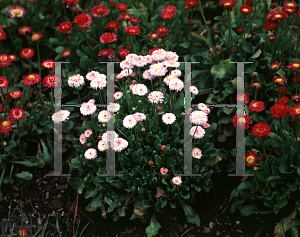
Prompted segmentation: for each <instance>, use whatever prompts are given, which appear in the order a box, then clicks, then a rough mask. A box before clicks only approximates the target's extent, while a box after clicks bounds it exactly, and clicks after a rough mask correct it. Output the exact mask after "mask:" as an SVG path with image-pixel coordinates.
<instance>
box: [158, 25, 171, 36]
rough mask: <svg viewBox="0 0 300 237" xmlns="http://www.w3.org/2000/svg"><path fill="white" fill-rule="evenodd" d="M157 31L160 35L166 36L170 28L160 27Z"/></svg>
mask: <svg viewBox="0 0 300 237" xmlns="http://www.w3.org/2000/svg"><path fill="white" fill-rule="evenodd" d="M156 32H157V34H158V35H159V36H165V35H167V34H168V33H169V30H168V29H167V28H165V27H159V28H157V30H156Z"/></svg>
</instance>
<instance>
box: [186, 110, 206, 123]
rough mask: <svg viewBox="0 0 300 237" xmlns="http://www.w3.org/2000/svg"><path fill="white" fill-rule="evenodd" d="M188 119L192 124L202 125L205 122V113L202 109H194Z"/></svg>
mask: <svg viewBox="0 0 300 237" xmlns="http://www.w3.org/2000/svg"><path fill="white" fill-rule="evenodd" d="M190 120H191V122H192V123H193V124H196V125H203V124H205V123H207V120H208V118H207V114H206V113H205V112H203V111H194V112H192V113H191V115H190Z"/></svg>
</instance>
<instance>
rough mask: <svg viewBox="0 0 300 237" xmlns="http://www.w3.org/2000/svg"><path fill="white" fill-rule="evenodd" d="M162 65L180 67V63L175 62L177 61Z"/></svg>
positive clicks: (165, 62)
mask: <svg viewBox="0 0 300 237" xmlns="http://www.w3.org/2000/svg"><path fill="white" fill-rule="evenodd" d="M163 64H164V65H165V66H166V67H179V66H180V63H179V62H177V61H171V60H169V61H164V62H163Z"/></svg>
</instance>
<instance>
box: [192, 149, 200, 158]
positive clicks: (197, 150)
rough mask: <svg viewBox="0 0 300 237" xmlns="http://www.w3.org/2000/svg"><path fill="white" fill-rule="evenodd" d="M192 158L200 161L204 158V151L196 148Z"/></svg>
mask: <svg viewBox="0 0 300 237" xmlns="http://www.w3.org/2000/svg"><path fill="white" fill-rule="evenodd" d="M192 156H193V157H194V158H196V159H199V160H200V158H201V157H202V151H201V150H200V149H199V148H198V147H195V148H194V149H193V150H192Z"/></svg>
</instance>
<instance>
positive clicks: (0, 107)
mask: <svg viewBox="0 0 300 237" xmlns="http://www.w3.org/2000/svg"><path fill="white" fill-rule="evenodd" d="M2 110H3V106H2V105H1V104H0V113H1V112H2Z"/></svg>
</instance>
